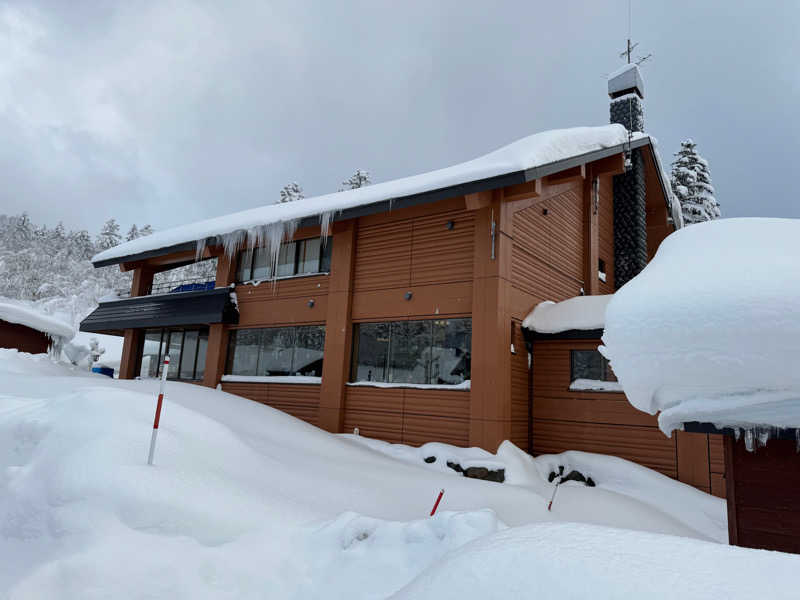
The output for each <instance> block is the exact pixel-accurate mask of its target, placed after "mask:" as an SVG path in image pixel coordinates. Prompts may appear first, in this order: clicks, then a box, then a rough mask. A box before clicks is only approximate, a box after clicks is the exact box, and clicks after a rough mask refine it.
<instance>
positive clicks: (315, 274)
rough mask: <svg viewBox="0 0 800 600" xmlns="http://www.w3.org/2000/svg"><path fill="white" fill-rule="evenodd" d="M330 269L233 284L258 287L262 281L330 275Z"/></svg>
mask: <svg viewBox="0 0 800 600" xmlns="http://www.w3.org/2000/svg"><path fill="white" fill-rule="evenodd" d="M330 274H331V272H330V271H320V272H319V273H298V274H297V275H283V276H281V277H275V278H270V277H268V278H266V279H248V280H247V281H240V282H239V283H236V284H235V285H252V286H253V287H258V286H259V285H261V284H262V283H275V282H276V281H285V280H286V279H302V278H305V277H317V276H319V275H330Z"/></svg>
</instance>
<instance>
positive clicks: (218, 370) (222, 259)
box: [203, 252, 236, 387]
mask: <svg viewBox="0 0 800 600" xmlns="http://www.w3.org/2000/svg"><path fill="white" fill-rule="evenodd" d="M235 273H236V259H235V257H230V256H227V255H226V254H225V253H224V252H223V253H222V254H220V255H219V256H218V257H217V278H216V284H215V285H216V287H226V286H228V285H230V284H231V283H233V279H234V276H235ZM227 349H228V326H227V325H225V324H224V323H213V324H211V325H210V326H209V328H208V350H207V351H206V370H205V373H203V385H205V386H208V387H216V385H217V384H218V383H219V381H220V379H222V374H223V373H224V372H225V359H226V357H227Z"/></svg>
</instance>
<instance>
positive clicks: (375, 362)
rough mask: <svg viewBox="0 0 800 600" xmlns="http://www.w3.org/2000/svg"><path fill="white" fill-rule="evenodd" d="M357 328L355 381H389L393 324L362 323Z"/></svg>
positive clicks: (353, 377)
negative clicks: (390, 343) (390, 341)
mask: <svg viewBox="0 0 800 600" xmlns="http://www.w3.org/2000/svg"><path fill="white" fill-rule="evenodd" d="M356 328H357V329H356V335H355V339H356V347H357V354H356V361H355V363H356V364H355V368H354V369H353V371H354V373H353V376H352V379H353V381H387V376H388V373H389V339H390V338H389V335H390V329H391V324H390V323H361V324H360V325H356Z"/></svg>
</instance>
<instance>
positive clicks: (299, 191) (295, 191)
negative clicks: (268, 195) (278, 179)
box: [280, 182, 305, 202]
mask: <svg viewBox="0 0 800 600" xmlns="http://www.w3.org/2000/svg"><path fill="white" fill-rule="evenodd" d="M303 198H305V196H304V195H303V188H302V187H300V185H299V184H298V183H296V182H292V183H289V184H287V185H285V186H283V189H282V190H281V199H280V201H281V202H294V201H295V200H302V199H303Z"/></svg>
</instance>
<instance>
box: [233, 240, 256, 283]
mask: <svg viewBox="0 0 800 600" xmlns="http://www.w3.org/2000/svg"><path fill="white" fill-rule="evenodd" d="M252 266H253V250H252V249H249V248H248V249H247V250H242V251H241V252H240V253H239V267H238V268H237V270H236V281H249V280H250V279H252V276H251V274H250V273H251V268H252Z"/></svg>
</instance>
